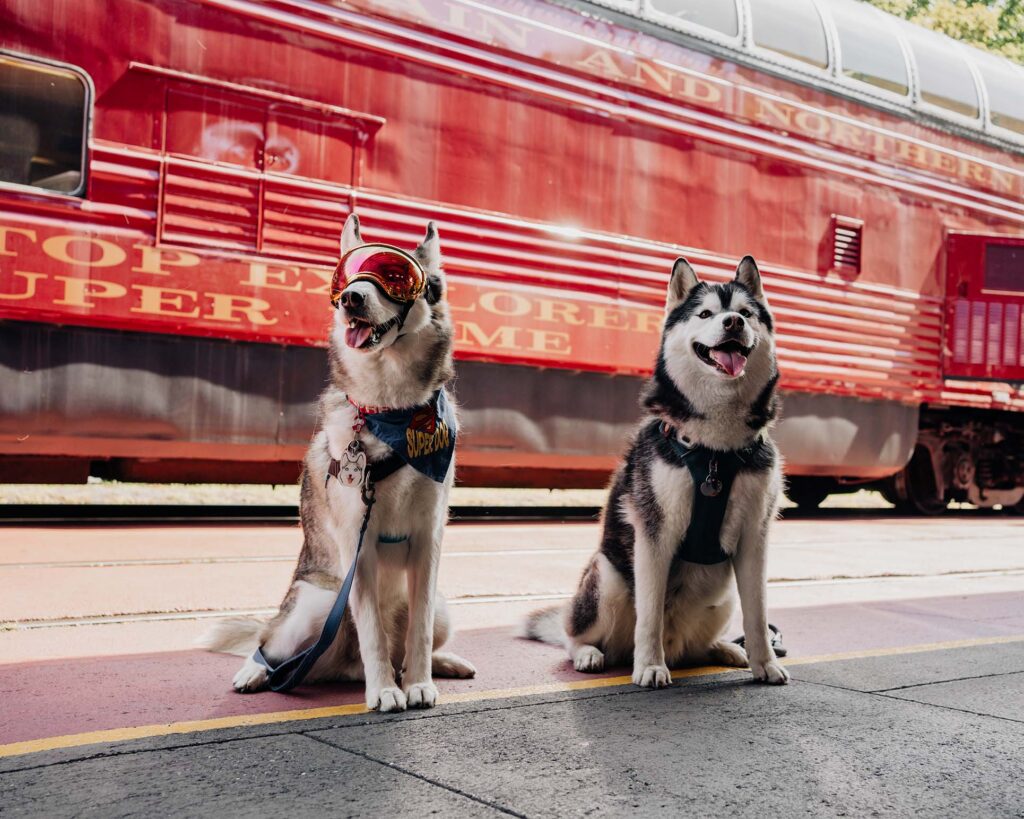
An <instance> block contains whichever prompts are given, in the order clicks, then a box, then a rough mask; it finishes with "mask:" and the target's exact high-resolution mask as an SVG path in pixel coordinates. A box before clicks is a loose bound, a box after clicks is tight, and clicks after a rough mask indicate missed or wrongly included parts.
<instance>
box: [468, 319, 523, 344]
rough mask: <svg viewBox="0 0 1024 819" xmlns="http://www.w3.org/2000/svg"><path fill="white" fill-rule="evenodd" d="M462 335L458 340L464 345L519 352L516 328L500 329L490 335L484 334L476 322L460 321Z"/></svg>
mask: <svg viewBox="0 0 1024 819" xmlns="http://www.w3.org/2000/svg"><path fill="white" fill-rule="evenodd" d="M457 326H458V328H459V330H461V331H462V332H461V333H460V338H459V339H458V340H459V342H460V343H462V344H470V345H476V346H477V347H488V348H490V347H497V348H498V349H499V350H517V349H519V345H518V344H516V328H515V327H509V326H504V327H499V328H498V329H497V330H495V331H494V332H493V333H491V334H490V335H487V333H485V332H484V330H483V328H482V327H481V326H480V325H479V324H477V323H476V322H475V321H460V322H458V323H457Z"/></svg>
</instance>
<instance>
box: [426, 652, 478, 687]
mask: <svg viewBox="0 0 1024 819" xmlns="http://www.w3.org/2000/svg"><path fill="white" fill-rule="evenodd" d="M431 665H432V667H433V674H434V676H435V677H451V678H453V679H456V680H468V679H470V678H472V677H475V676H476V668H475V667H474V666H473V664H472V663H471V662H470V661H469V660H466V659H463V658H462V657H460V656H459V655H458V654H452V653H451V652H450V651H435V652H434V656H433V658H432V663H431Z"/></svg>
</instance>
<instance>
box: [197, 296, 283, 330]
mask: <svg viewBox="0 0 1024 819" xmlns="http://www.w3.org/2000/svg"><path fill="white" fill-rule="evenodd" d="M206 295H207V296H209V297H210V300H211V301H212V302H213V308H212V309H211V311H210V312H209V313H207V314H205V315H204V316H203V318H207V319H211V320H213V321H234V322H241V321H243V320H245V321H248V322H249V323H250V324H259V325H264V326H265V325H268V324H277V319H276V318H267V317H266V316H265V315H264V313H266V312H267V311H268V310H269V309H270V304H269V302H266V301H264V300H263V299H251V298H249V297H248V296H235V295H232V294H231V293H207V294H206Z"/></svg>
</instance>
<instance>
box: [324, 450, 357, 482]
mask: <svg viewBox="0 0 1024 819" xmlns="http://www.w3.org/2000/svg"><path fill="white" fill-rule="evenodd" d="M327 476H328V480H330V478H331V477H332V476H333V477H335V478H337V479H338V481H339V482H340V483H342V484H343V485H345V486H362V485H363V481H365V480H366V452H365V450H364V449H363V445H362V444H361V443H359V441H355V440H354V441H352V443H350V444H349V445H348V449H346V450H345V452H344V454H343V455H342V457H341V459H340V460H334V459H332V460H331V465H330V468H329V469H328V470H327Z"/></svg>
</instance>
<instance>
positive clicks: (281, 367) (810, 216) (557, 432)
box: [0, 0, 1024, 511]
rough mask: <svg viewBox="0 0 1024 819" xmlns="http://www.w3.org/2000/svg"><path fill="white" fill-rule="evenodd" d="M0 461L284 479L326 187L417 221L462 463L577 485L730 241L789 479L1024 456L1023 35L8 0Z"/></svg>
mask: <svg viewBox="0 0 1024 819" xmlns="http://www.w3.org/2000/svg"><path fill="white" fill-rule="evenodd" d="M0 7H2V8H3V19H4V25H3V27H2V29H0V49H2V51H0V89H2V92H0V339H2V343H0V367H2V368H3V371H2V381H3V389H2V390H0V458H2V460H0V471H2V472H3V476H4V479H5V480H19V479H21V480H61V481H67V480H83V479H85V477H86V476H87V475H88V474H90V473H91V474H95V475H101V476H109V477H117V478H121V479H125V480H142V479H161V480H167V479H170V480H248V481H282V480H290V479H292V478H293V477H294V476H295V474H296V464H297V462H298V461H299V459H300V457H301V455H302V452H303V449H304V446H305V443H306V441H307V440H308V436H309V434H310V430H311V425H312V420H313V404H314V400H315V397H316V395H317V393H318V392H319V390H320V388H321V385H322V384H323V382H324V378H325V356H324V354H323V350H322V347H323V343H324V335H325V330H326V327H327V325H328V320H329V308H328V305H327V276H328V275H329V270H330V264H331V262H332V260H333V259H334V257H335V254H336V248H337V237H338V233H339V230H340V227H341V224H342V222H343V220H344V218H345V216H346V215H347V214H348V213H349V212H350V211H351V210H352V209H358V211H359V213H360V214H361V215H362V216H363V220H364V224H365V235H367V236H368V237H369V238H371V239H373V240H381V241H387V242H393V243H398V244H405V245H408V244H410V243H411V242H413V241H414V239H415V238H416V237H417V236H418V235H419V234H420V233H421V231H422V228H423V224H424V223H425V222H426V221H427V220H428V219H431V218H433V219H436V220H438V222H439V223H440V225H441V234H442V240H443V247H444V250H445V252H446V259H447V266H448V270H449V274H450V280H451V282H452V288H451V298H452V302H453V307H454V315H455V317H456V321H457V327H458V338H457V355H458V359H459V367H458V383H457V386H456V392H457V393H458V396H459V399H460V401H461V402H462V404H463V407H464V411H463V414H464V419H465V422H466V430H467V434H466V436H465V439H464V440H465V443H464V445H463V446H462V448H461V454H460V462H461V465H462V468H461V477H462V479H463V480H464V481H467V482H475V483H488V484H504V485H517V484H518V485H526V484H529V485H541V486H572V485H576V486H585V485H597V484H599V483H601V482H602V481H603V480H604V479H605V476H606V475H607V472H608V470H609V469H610V468H611V467H612V465H613V464H614V462H615V460H616V458H617V455H618V453H619V450H620V448H621V445H622V441H623V439H624V437H625V436H626V435H627V434H628V431H629V429H630V427H631V426H632V424H633V423H634V421H635V419H636V416H637V408H636V395H637V390H638V387H639V384H640V380H641V378H642V377H643V376H644V374H645V373H646V372H647V371H648V368H649V366H650V364H651V361H652V355H653V351H654V349H655V347H656V343H657V338H658V333H659V322H660V305H661V303H662V301H663V293H664V288H665V282H666V278H667V271H668V269H669V265H670V262H671V260H672V259H673V258H674V257H675V256H676V255H679V254H684V255H686V256H687V257H688V258H689V259H690V260H691V261H693V262H694V263H695V266H696V267H697V268H698V270H699V272H700V273H701V274H702V275H704V276H706V277H708V278H710V279H716V278H717V279H721V278H723V277H725V276H727V275H729V273H730V271H731V269H732V266H733V264H734V262H735V259H736V258H738V257H739V256H740V255H742V254H744V253H752V254H754V255H755V256H756V257H757V259H758V260H759V262H760V263H761V264H762V266H763V270H764V271H765V277H766V284H767V288H768V291H769V293H770V297H771V300H772V303H773V306H774V309H775V312H776V314H777V320H778V324H779V326H780V328H781V336H780V364H781V369H782V373H783V387H784V390H785V394H786V409H785V416H784V418H783V420H782V422H781V423H780V425H779V428H778V438H779V441H780V443H781V446H782V448H783V451H784V453H785V455H786V459H787V463H788V472H789V474H790V476H791V480H792V488H791V492H792V494H793V495H794V496H795V497H796V498H797V499H798V500H800V501H802V502H803V503H808V504H811V503H815V502H816V501H818V500H820V498H822V497H824V495H825V494H826V493H827V492H829V491H840V490H842V489H844V488H847V487H850V486H856V485H863V484H871V483H873V484H876V485H882V486H884V488H885V489H886V491H887V492H888V493H889V494H890V496H891V497H893V498H894V499H896V500H898V501H900V502H902V503H905V504H907V505H909V506H911V507H913V508H916V509H918V510H920V511H937V510H939V509H941V508H943V507H945V505H946V503H947V502H948V501H949V500H950V499H953V498H957V499H968V500H971V501H974V502H975V503H979V504H981V505H989V506H990V505H997V504H1001V505H1003V506H1013V505H1016V504H1019V503H1020V501H1021V497H1022V494H1024V466H1022V464H1024V456H1022V452H1024V443H1022V442H1024V423H1022V419H1024V414H1022V410H1024V390H1022V386H1021V382H1022V380H1024V324H1022V321H1021V308H1022V304H1024V262H1022V259H1024V238H1022V237H1024V229H1022V226H1024V201H1022V200H1024V196H1022V194H1024V96H1022V95H1021V94H1019V88H1020V87H1021V82H1022V80H1024V69H1021V68H1020V67H1018V66H1015V65H1012V64H1010V63H1008V62H1006V61H1003V60H1000V59H998V58H995V57H992V56H988V55H985V54H982V53H981V52H978V51H975V50H972V49H968V48H965V47H963V46H961V45H958V44H956V43H953V42H952V41H949V40H947V39H945V38H943V37H940V36H939V35H934V34H931V33H928V32H925V31H923V30H921V29H918V28H915V27H913V26H910V25H907V24H904V23H902V22H899V21H897V20H896V19H895V18H891V17H888V16H886V15H884V14H882V13H880V12H878V11H877V10H875V9H873V8H871V7H868V6H866V5H864V4H861V3H858V2H853V0H607V2H606V3H604V4H602V5H597V4H595V3H592V2H586V0H558V2H541V0H494V2H490V3H488V4H481V3H478V2H473V1H472V0H330V1H328V0H324V1H323V2H317V0H263V1H262V2H256V0H94V1H93V2H89V3H76V4H72V3H64V2H58V1H57V0H2V2H0Z"/></svg>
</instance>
